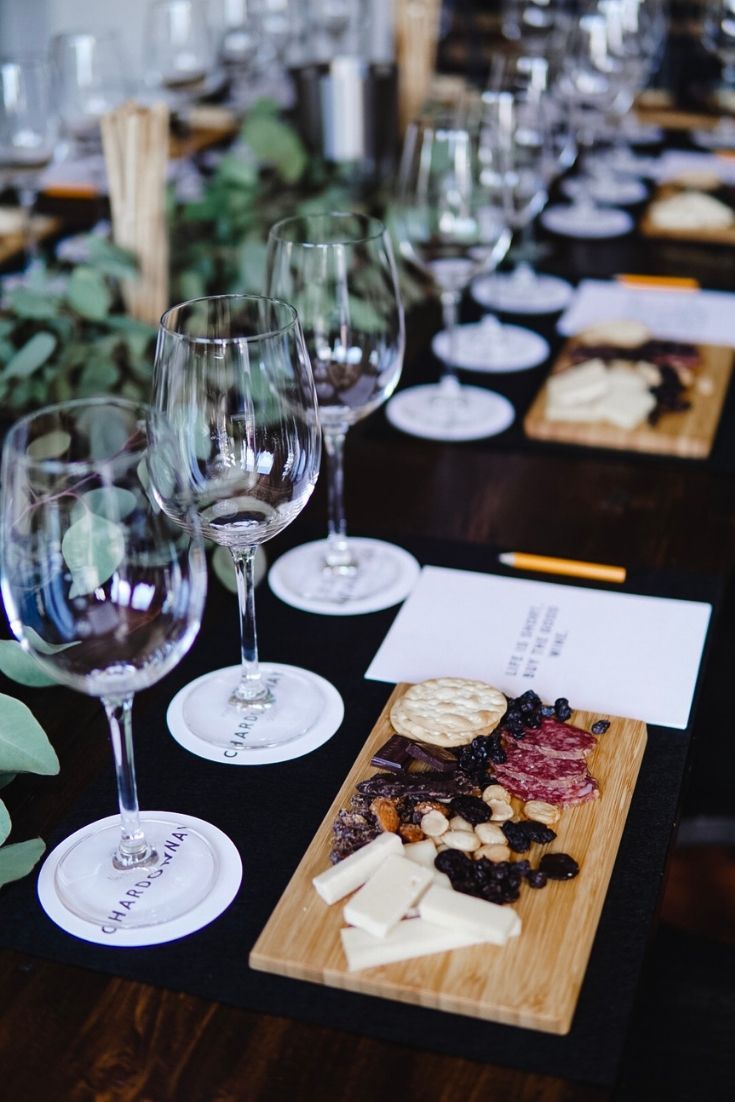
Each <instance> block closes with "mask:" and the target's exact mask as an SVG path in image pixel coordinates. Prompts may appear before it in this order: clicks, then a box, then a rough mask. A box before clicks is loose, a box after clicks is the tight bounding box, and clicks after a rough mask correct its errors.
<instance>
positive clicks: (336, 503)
mask: <svg viewBox="0 0 735 1102" xmlns="http://www.w3.org/2000/svg"><path fill="white" fill-rule="evenodd" d="M345 436H346V429H342V428H340V429H339V430H337V431H334V430H329V429H325V430H324V450H325V451H326V453H327V553H326V556H325V562H326V565H327V568H328V569H329V570H333V571H335V572H349V571H352V570H354V569H355V568H356V566H357V563H356V561H355V559H354V556H353V554H352V551H351V550H350V544H349V540H348V539H347V521H346V519H345V479H344V451H345Z"/></svg>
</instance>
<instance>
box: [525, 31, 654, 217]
mask: <svg viewBox="0 0 735 1102" xmlns="http://www.w3.org/2000/svg"><path fill="white" fill-rule="evenodd" d="M555 92H556V95H557V96H558V98H559V99H560V101H561V102H562V103H564V104H565V105H566V107H567V109H568V110H569V111H570V112H571V114H572V119H573V120H574V123H575V126H576V131H577V141H578V144H579V146H580V147H584V148H585V149H586V150H588V151H589V150H591V148H592V146H593V145H594V143H595V141H596V139H597V137H598V135H599V133H600V131H601V129H602V127H603V123H604V117H605V113H606V112H609V111H610V108H611V104H612V102H613V100H614V99H615V98H616V97H618V96H625V97H627V95H628V87H627V71H626V67H625V65H624V61H623V58H622V57H620V56H618V55H616V54H615V52H614V50H613V49H612V40H611V37H610V25H609V23H608V20H607V18H606V16H605V14H604V13H603V11H602V10H600V11H593V12H591V13H589V14H585V15H583V16H582V17H581V18H580V19H579V21H578V23H577V26H576V29H575V33H574V34H573V35H572V36H571V39H570V43H569V52H568V54H567V55H566V56H565V58H564V60H563V62H562V69H561V72H560V75H559V79H558V81H557V83H556V87H555ZM590 167H591V166H590ZM541 220H542V222H543V224H544V225H545V226H546V227H547V228H548V229H550V230H552V231H553V232H554V233H559V234H562V235H567V236H571V237H582V238H605V237H617V236H619V235H620V234H624V233H628V232H629V231H630V230H631V229H632V228H633V225H634V222H633V218H632V217H631V215H630V214H628V212H627V211H624V210H618V209H617V208H615V207H612V206H603V205H601V204H600V203H599V202H598V201H597V199H596V191H595V180H594V177H592V176H590V175H588V174H587V173H585V172H583V173H582V175H580V176H579V178H578V179H577V180H575V181H574V189H573V201H572V204H571V205H570V206H562V205H558V206H553V207H548V208H547V209H546V210H545V211H544V214H543V216H542V219H541Z"/></svg>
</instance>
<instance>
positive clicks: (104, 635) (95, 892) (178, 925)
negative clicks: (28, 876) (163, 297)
mask: <svg viewBox="0 0 735 1102" xmlns="http://www.w3.org/2000/svg"><path fill="white" fill-rule="evenodd" d="M157 438H158V444H157V447H158V452H157V454H154V453H153V452H152V450H151V447H150V437H149V434H148V432H147V430H146V408H145V407H144V406H139V405H136V404H134V403H132V402H128V401H126V400H124V399H104V398H100V399H89V400H80V401H71V402H65V403H62V404H60V405H56V406H49V407H47V408H45V409H41V410H39V411H38V412H36V413H33V414H31V415H29V416H28V417H25V418H23V419H22V420H21V421H18V422H17V423H16V424H15V425H14V426H13V427H12V428H11V430H10V431H9V433H8V435H7V438H6V441H5V446H4V449H3V461H2V521H1V528H2V595H3V600H4V603H5V608H6V611H7V613H8V617H9V620H10V626H11V628H12V631H13V634H14V635H15V636H16V637H17V638H18V639H19V640H20V642H21V645H22V646H23V648H24V650H26V651H28V652H29V653H31V654H33V655H34V656H35V658H36V659H37V660H38V662H39V664H40V665H41V666H42V667H43V669H44V670H45V672H46V673H48V674H49V675H50V676H52V677H53V678H55V679H56V680H57V681H59V682H60V683H61V684H63V685H66V686H68V687H69V688H73V689H76V690H78V691H79V692H83V693H86V694H87V695H89V696H94V697H99V698H100V700H101V701H102V704H103V706H104V709H105V712H106V714H107V719H108V721H109V727H110V737H111V741H112V749H113V754H114V758H115V774H116V777H117V788H118V801H119V809H120V813H119V816H112V817H110V818H108V819H103V820H101V821H99V822H96V823H92V824H91V825H90V826H87V827H85V828H83V829H82V830H81V831H78V832H77V833H76V834H75V835H73V836H72V837H71V838H68V839H66V841H65V842H62V843H61V845H60V846H59V847H57V849H56V850H54V852H53V853H52V854H51V856H50V857H49V859H48V861H47V862H46V865H45V866H44V869H43V870H42V873H41V881H40V883H39V894H40V895H41V899H42V903H43V905H44V907H45V909H46V910H47V911H48V913H49V914H50V916H51V917H52V918H53V919H54V920H55V921H57V922H58V923H59V924H60V925H62V926H63V927H64V928H65V929H68V930H70V931H71V932H74V933H76V934H77V935H78V936H80V937H84V938H86V939H87V940H92V941H95V940H97V941H103V942H107V943H109V944H110V945H121V944H130V943H131V942H130V941H127V940H126V938H129V937H131V936H132V938H133V940H132V943H133V944H151V943H153V942H156V941H164V940H169V939H170V938H172V937H178V936H181V934H182V933H186V932H190V930H192V929H196V928H198V926H199V925H203V924H204V923H203V921H199V919H201V918H202V917H203V916H204V915H207V914H208V915H209V918H213V917H214V916H215V914H217V913H219V910H221V909H222V906H220V907H219V910H217V909H215V910H214V911H212V907H213V904H214V900H215V898H216V897H217V894H218V892H219V891H220V890H221V877H222V875H223V873H224V867H223V865H222V860H221V858H222V852H221V848H220V843H221V841H222V839H224V835H221V833H220V832H219V831H217V830H216V828H213V827H211V826H210V825H209V824H206V823H202V822H201V821H200V820H198V819H194V818H192V817H191V816H188V815H186V814H181V815H179V814H171V813H167V812H148V813H143V814H141V813H140V812H139V809H138V799H137V794H136V779H135V768H134V762H133V742H132V728H131V713H132V707H133V697H134V694H135V693H136V692H137V691H138V690H140V689H146V688H148V686H150V685H153V684H155V683H156V682H157V681H159V680H160V679H161V678H162V677H164V676H165V675H166V674H167V673H168V672H169V671H170V670H172V669H173V668H174V666H176V664H177V663H178V662H179V661H180V660H181V658H183V656H184V655H185V654H186V652H187V651H188V650H189V648H190V647H191V644H192V643H193V641H194V638H195V636H196V634H197V631H198V630H199V624H200V620H201V615H202V610H203V608H204V598H205V594H206V562H205V559H204V551H203V547H202V542H201V536H200V535H199V534H198V532H197V524H196V519H195V517H193V519H192V521H191V523H190V524H189V528H188V533H185V532H183V531H182V530H181V528H180V527H178V526H177V525H174V524H171V523H170V521H169V520H168V519H167V517H166V516H165V514H164V513H162V512H161V510H160V508H159V506H158V504H157V503H156V501H155V499H154V498H153V497H152V495H151V494H150V492H149V486H150V478H151V476H152V475H153V472H154V470H155V469H156V467H157V466H160V467H161V468H162V469H163V470H165V471H166V475H167V478H168V480H169V482H170V483H171V484H172V485H173V484H177V483H178V482H179V479H178V472H177V469H176V466H175V464H174V463H173V462H172V461H171V453H170V448H169V444H170V441H169V440H168V438H167V437H166V434H165V432H164V431H163V430H161V431H159V432H158V434H157ZM181 501H182V508H185V504H184V503H185V501H186V498H185V496H184V491H183V490H182V496H181ZM225 842H226V846H225V849H226V852H227V853H229V857H228V860H229V861H230V862H231V860H232V856H231V853H230V849H229V847H231V843H229V842H227V841H226V840H225ZM174 853H175V854H176V856H175V860H173V859H172V856H171V855H172V854H174ZM235 865H236V866H237V865H239V858H236V857H235ZM229 867H230V869H231V868H232V865H231V863H230V866H229ZM237 882H238V883H239V878H238V879H237ZM236 889H237V884H235V887H234V890H236ZM232 894H234V891H233V893H232ZM230 898H231V897H230ZM121 900H122V901H123V902H122V903H121V902H120V901H121ZM227 901H229V899H228V900H227ZM224 905H226V904H224ZM209 918H206V921H209ZM182 923H183V925H182ZM143 928H145V930H144V933H143V934H141V929H143ZM141 937H142V938H143V940H140V938H141ZM136 938H137V939H138V940H136Z"/></svg>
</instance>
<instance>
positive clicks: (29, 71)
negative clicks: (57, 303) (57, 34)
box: [0, 57, 58, 265]
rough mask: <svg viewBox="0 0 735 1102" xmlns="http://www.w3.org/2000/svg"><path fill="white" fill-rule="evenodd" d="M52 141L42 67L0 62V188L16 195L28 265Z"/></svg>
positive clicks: (33, 255)
mask: <svg viewBox="0 0 735 1102" xmlns="http://www.w3.org/2000/svg"><path fill="white" fill-rule="evenodd" d="M57 138H58V117H57V114H56V110H55V107H54V102H53V96H52V92H51V81H50V76H49V69H48V65H47V64H46V62H45V61H44V60H43V59H42V58H36V57H27V58H6V59H4V60H2V59H0V186H2V187H14V188H15V189H16V190H17V193H18V199H19V200H20V205H21V210H22V212H23V234H24V238H25V248H26V254H27V258H28V263H29V265H31V264H33V262H34V261H35V260H36V259H37V257H38V241H37V239H36V234H35V232H34V227H33V210H34V207H35V205H36V199H37V198H38V180H39V177H40V175H41V173H42V172H43V170H44V168H46V167H47V166H48V165H49V164H50V163H51V161H52V159H53V157H54V153H55V150H56V143H57Z"/></svg>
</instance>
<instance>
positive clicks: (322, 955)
mask: <svg viewBox="0 0 735 1102" xmlns="http://www.w3.org/2000/svg"><path fill="white" fill-rule="evenodd" d="M407 688H408V686H407V685H399V686H397V687H396V689H395V690H394V692H393V693H392V694H391V696H390V699H389V700H388V702H387V704H386V705H385V708H384V709H383V711H382V713H381V715H380V717H379V718H378V721H377V723H376V724H375V726H374V728H373V730H372V732H371V734H370V736H369V737H368V739H367V741H366V743H365V745H364V747H363V749H362V751H361V753H360V755H359V756H358V758H357V760H356V762H355V764H354V766H353V768H352V770H351V771H350V773H349V775H348V777H347V778H346V780H345V782H344V784H343V785H342V788H341V789H340V791H339V793H338V794H337V797H336V799H335V800H334V803H333V804H332V806H331V807H330V809H329V811H328V812H327V814H326V816H325V818H324V820H323V822H322V824H321V826H320V827H319V829H318V831H317V833H316V835H315V836H314V839H313V840H312V842H311V844H310V846H309V848H308V849H307V851H306V853H305V854H304V857H303V859H302V860H301V863H300V864H299V866H298V868H297V869H296V871H295V873H294V875H293V877H292V878H291V881H290V882H289V884H288V886H287V887H286V889H285V891H284V893H283V895H282V896H281V899H280V901H279V902H278V904H277V906H276V908H275V910H274V911H273V913H272V915H271V917H270V918H269V920H268V922H267V924H266V926H265V928H264V930H263V931H262V933H261V935H260V937H259V938H258V940H257V942H256V944H255V946H254V948H253V950H252V952H251V954H250V966H251V967H252V968H255V969H257V970H260V971H264V972H274V973H276V974H278V975H282V976H289V977H291V978H293V979H301V980H308V981H309V982H311V983H319V984H325V985H327V986H329V987H337V988H342V989H345V990H349V991H355V992H358V993H360V994H362V995H377V996H380V997H381V998H386V999H394V1000H397V1001H399V1002H404V1003H410V1004H412V1005H414V1006H421V1007H430V1008H432V1009H435V1010H443V1011H448V1012H451V1013H455V1014H465V1015H468V1016H470V1017H473V1018H481V1019H485V1020H488V1021H494V1022H502V1023H504V1024H507V1025H514V1026H520V1027H522V1028H526V1029H537V1030H541V1031H543V1032H547V1033H557V1034H563V1033H568V1032H569V1029H570V1028H571V1023H572V1018H573V1016H574V1010H575V1006H576V1003H577V998H578V995H579V991H580V987H581V985H582V980H583V979H584V974H585V970H586V967H587V961H588V959H589V955H590V951H591V949H592V943H593V941H594V938H595V932H596V930H597V924H598V921H599V918H600V913H601V911H602V907H603V903H604V901H605V895H606V893H607V888H608V884H609V881H610V876H611V874H612V870H613V866H614V864H615V859H616V855H617V850H618V845H619V842H620V838H621V835H622V833H623V828H624V826H625V820H626V816H627V813H628V808H629V806H630V802H631V799H632V795H633V789H634V787H635V783H636V779H637V776H638V771H639V768H640V763H641V759H642V757H643V752H644V749H645V745H646V738H647V733H646V726H645V724H644V723H641V722H639V721H637V720H631V719H612V722H611V725H610V729H609V730H608V732H607V733H606V734H605V735H602V736H600V738H599V742H598V745H597V747H596V748H595V750H594V751H593V753H592V755H591V757H590V759H589V767H590V771H591V772H592V773H593V775H594V776H595V777H596V778H597V780H598V781H599V784H600V790H601V795H600V798H599V799H598V800H593V801H591V802H589V803H586V804H582V805H580V806H578V807H572V808H566V809H565V810H564V811H563V812H562V816H561V819H560V820H559V822H558V823H556V824H555V825H554V830H555V831H556V832H557V838H556V840H555V841H554V842H553V843H551V844H550V845H549V846H548V847H543V849H542V848H541V847H538V846H536V847H534V849H533V851H532V854H531V855H532V857H533V858H534V861H535V860H537V859H538V857H540V855H541V854H542V853H543V852H546V851H547V850H548V851H560V852H561V851H563V852H567V853H570V854H571V855H572V856H573V857H575V859H576V860H577V861H578V862H579V864H580V873H579V876H578V877H577V878H576V879H575V880H571V881H566V882H552V881H549V883H548V885H547V886H546V887H545V888H544V889H543V890H539V891H533V890H532V889H530V888H525V890H523V891H522V893H521V898H520V899H519V901H518V903H516V904H515V907H516V910H517V911H518V914H519V915H520V916H521V920H522V923H523V930H522V932H521V935H520V937H518V938H516V939H514V940H512V941H510V942H509V943H508V944H507V945H506V946H504V947H503V948H498V947H496V946H491V945H482V946H474V947H472V948H465V949H454V950H452V951H451V952H444V953H434V954H431V955H430V956H425V957H418V958H414V959H412V960H408V961H403V962H400V963H397V964H389V965H383V966H381V967H376V968H367V969H364V970H363V971H357V972H350V971H348V969H347V964H346V961H345V957H344V954H343V951H342V946H341V942H340V929H341V928H342V926H343V925H345V923H344V921H343V917H342V904H341V903H335V904H333V905H332V906H328V905H327V904H326V903H325V902H324V901H323V900H322V899H321V898H320V897H319V896H318V895H317V893H316V891H315V890H314V888H313V886H312V883H311V882H312V878H313V877H314V876H316V875H317V874H318V873H320V872H322V871H323V870H324V869H326V868H327V867H328V866H329V852H330V849H331V844H332V823H333V821H334V818H335V816H336V814H337V812H338V811H339V810H340V808H343V807H347V806H348V805H349V801H350V797H351V795H352V793H353V792H354V789H355V785H356V784H357V783H358V782H359V781H361V780H363V779H365V778H366V777H368V776H371V775H372V774H373V772H374V770H373V769H372V767H371V766H370V759H371V758H372V756H373V754H374V753H375V751H376V750H378V749H379V748H380V746H382V744H383V743H384V742H385V741H386V739H387V738H389V737H390V735H391V734H392V733H393V729H392V727H391V725H390V720H389V714H390V708H391V706H392V704H393V702H394V700H396V699H397V698H398V697H399V696H401V695H402V694H403V693H404V692H405V691H406V689H407ZM599 718H600V717H599V715H593V714H591V713H586V712H576V713H574V714H573V716H572V719H571V722H572V723H574V724H577V725H578V726H581V727H585V728H586V729H589V727H590V725H591V724H592V723H593V722H594V721H595V720H596V719H599Z"/></svg>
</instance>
